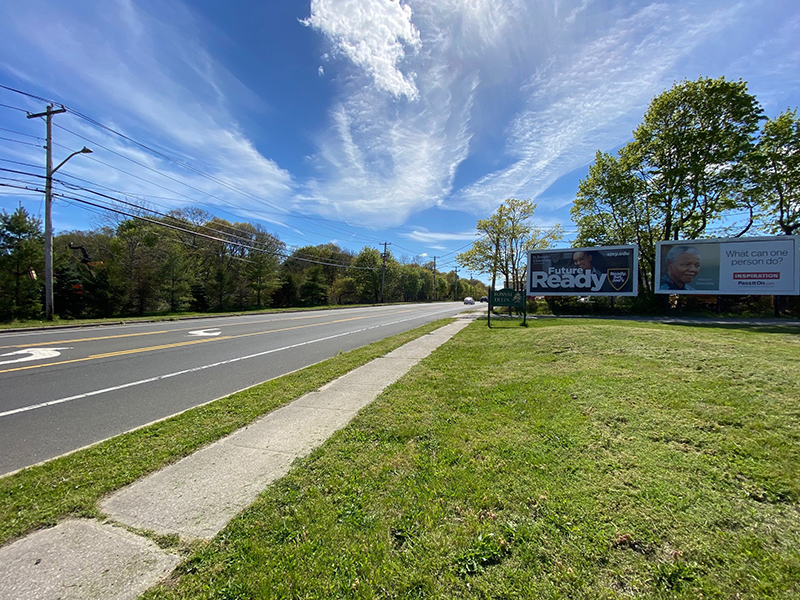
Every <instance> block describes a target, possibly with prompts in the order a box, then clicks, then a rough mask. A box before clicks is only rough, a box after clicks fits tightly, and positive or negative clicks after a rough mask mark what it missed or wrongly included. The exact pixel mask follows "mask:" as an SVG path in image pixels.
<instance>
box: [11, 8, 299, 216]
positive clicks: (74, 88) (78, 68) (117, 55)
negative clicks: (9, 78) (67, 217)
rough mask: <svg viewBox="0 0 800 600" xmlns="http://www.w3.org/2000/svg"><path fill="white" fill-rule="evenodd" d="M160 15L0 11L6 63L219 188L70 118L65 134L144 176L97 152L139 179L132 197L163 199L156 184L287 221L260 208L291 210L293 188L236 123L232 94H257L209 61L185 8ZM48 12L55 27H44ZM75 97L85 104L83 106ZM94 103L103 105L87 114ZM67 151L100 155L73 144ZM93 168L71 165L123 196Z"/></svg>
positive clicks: (111, 174) (132, 182) (105, 172)
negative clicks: (274, 202) (285, 205)
mask: <svg viewBox="0 0 800 600" xmlns="http://www.w3.org/2000/svg"><path fill="white" fill-rule="evenodd" d="M152 10H158V11H160V12H158V13H152V12H148V11H147V10H145V9H143V8H142V7H141V6H140V5H139V4H137V3H134V2H132V1H131V0H116V1H114V2H108V3H103V4H102V5H95V4H94V3H86V4H81V3H77V4H70V5H69V6H66V5H65V6H54V5H52V4H50V3H47V2H37V1H36V0H34V1H32V2H11V3H8V4H5V5H4V6H3V8H0V20H2V21H3V23H4V24H5V27H6V31H7V33H8V34H7V35H5V36H3V37H4V39H3V41H0V55H2V56H3V57H4V58H5V61H7V62H8V63H10V64H14V65H15V66H14V68H15V70H16V71H17V72H18V73H24V74H25V78H26V79H28V80H30V81H32V82H37V83H39V82H46V87H47V89H48V91H49V93H50V94H52V95H54V96H56V97H57V98H58V99H60V100H62V101H64V102H66V103H67V104H68V105H70V106H72V107H73V108H78V109H79V110H82V111H83V112H87V113H89V114H91V115H92V116H93V117H95V118H98V119H100V120H103V121H105V122H106V123H108V124H110V125H111V126H112V127H113V128H114V129H117V130H119V131H121V132H123V133H125V134H127V135H129V136H131V137H133V138H138V139H144V140H146V141H147V142H148V143H149V144H151V145H153V146H155V147H156V149H158V150H159V151H161V152H164V153H166V154H169V155H171V156H173V157H176V158H178V159H179V160H181V161H185V162H187V163H190V164H192V165H193V166H194V167H195V168H199V169H202V170H203V172H204V173H207V174H209V175H211V177H212V178H213V179H208V178H204V177H202V176H199V175H198V174H197V173H192V172H190V171H186V170H184V169H182V168H180V167H178V166H177V165H176V164H175V163H173V162H170V161H168V160H163V159H160V158H157V157H155V156H154V155H153V154H152V153H148V152H143V151H141V149H138V148H136V147H135V146H131V145H130V144H128V143H126V142H123V141H122V140H121V139H120V138H118V137H116V136H113V135H110V134H109V133H108V132H105V131H102V130H98V129H96V128H92V127H85V126H83V125H82V124H81V122H79V121H76V120H75V119H74V118H72V117H61V118H59V119H57V120H56V123H57V124H58V125H65V126H69V127H68V128H72V129H73V130H76V131H77V132H78V133H79V134H81V135H83V136H86V137H88V138H90V139H91V140H94V141H95V142H96V143H97V144H98V145H100V146H105V147H107V148H109V149H111V150H113V151H114V152H117V153H118V154H121V155H123V156H128V157H131V158H133V159H135V160H136V161H137V162H139V163H141V164H143V165H145V166H146V167H141V166H139V165H134V164H131V163H130V162H126V161H125V160H123V159H122V158H121V157H119V156H117V155H113V154H106V153H104V152H103V151H102V150H100V149H98V148H95V150H96V152H95V156H96V157H101V156H102V157H103V159H104V161H105V162H107V163H108V164H111V165H113V166H114V167H118V168H121V169H124V170H126V171H128V172H131V173H133V174H134V175H136V176H138V177H140V179H136V178H135V177H134V178H133V179H132V178H131V177H130V176H127V177H126V178H125V179H126V181H125V191H130V193H131V194H142V196H146V195H149V196H153V195H155V196H159V197H163V196H164V195H165V191H164V190H163V189H160V188H158V187H157V186H154V185H152V184H149V183H147V181H144V180H145V179H146V180H149V181H157V182H158V183H159V185H164V186H165V187H167V188H171V189H174V190H176V191H179V192H181V193H184V194H187V195H189V197H190V198H193V199H195V201H196V202H206V203H208V204H209V205H212V206H213V205H218V206H220V207H222V208H224V209H228V210H232V211H233V212H234V214H237V215H242V216H245V215H247V214H249V213H260V217H261V218H262V219H263V220H269V219H270V218H271V219H273V220H280V219H281V218H282V217H281V215H280V211H276V210H275V208H274V207H270V206H267V205H265V204H264V203H263V202H262V201H260V200H259V199H258V198H257V197H261V198H274V199H283V200H284V201H286V200H287V199H291V198H292V197H293V194H294V188H295V185H296V184H295V182H294V180H293V177H292V175H291V174H290V173H289V172H288V171H287V170H285V169H283V168H281V167H280V166H279V165H278V164H277V163H276V162H275V161H273V160H270V159H269V158H266V157H264V156H263V155H262V154H261V153H260V152H259V151H258V150H257V148H256V147H255V145H254V143H253V142H252V140H250V139H249V138H248V136H247V135H246V134H245V133H244V132H243V130H242V129H241V127H240V125H239V124H238V122H237V121H236V119H234V118H233V117H232V116H231V112H230V107H229V98H230V96H231V95H232V94H239V95H242V96H246V95H248V94H250V95H252V94H251V93H250V92H249V91H248V90H247V89H246V88H245V87H244V86H243V85H242V84H241V83H239V82H238V81H237V80H236V79H235V78H234V77H233V76H232V75H231V74H230V73H229V72H228V71H227V70H226V69H225V68H224V67H223V66H222V65H221V64H220V63H218V62H217V61H216V60H215V59H214V58H213V57H212V56H211V55H210V54H209V52H208V50H207V49H206V47H205V46H204V44H203V42H202V41H201V39H200V38H199V36H198V31H197V28H196V26H195V22H194V18H193V16H192V14H191V13H190V11H189V10H188V9H187V8H186V7H185V6H184V5H183V4H181V3H179V2H164V3H159V5H158V6H157V8H153V9H152ZM43 12H46V13H47V14H48V18H47V19H42V18H41V16H42V14H43ZM223 90H224V91H223ZM71 98H81V99H82V102H81V103H80V104H75V103H73V102H71V101H70V99H71ZM87 99H97V100H96V102H94V103H92V104H89V105H87V104H86V100H87ZM84 125H85V124H84ZM61 142H62V143H64V142H66V143H72V144H78V143H87V144H88V145H90V146H91V145H92V144H91V143H90V142H86V141H80V142H79V141H78V140H76V139H75V138H71V136H65V135H64V134H62V137H61ZM90 165H92V163H91V162H88V161H84V164H80V163H79V162H78V161H72V162H71V163H70V165H69V169H70V170H72V171H74V172H76V173H78V172H80V173H81V174H82V175H83V176H85V177H86V178H88V179H91V180H92V181H95V182H97V183H101V184H105V185H116V186H117V187H119V184H120V181H119V180H120V173H119V172H118V171H114V170H109V168H107V167H105V166H100V165H99V164H97V163H95V164H94V167H95V168H94V169H93V170H92V171H91V172H89V171H88V170H87V169H88V167H89V166H90ZM147 168H149V169H153V170H156V171H159V172H160V173H163V174H165V175H166V178H162V177H160V176H159V174H158V173H154V172H153V171H149V170H148V169H147ZM167 178H168V179H167ZM214 179H215V180H217V181H214ZM219 182H222V183H221V184H220V183H219ZM183 183H185V184H186V185H185V186H184V185H181V184H183ZM231 188H236V189H237V190H240V192H236V191H234V190H232V189H231ZM166 194H167V195H168V196H170V195H171V196H175V198H174V199H175V202H173V203H169V202H168V203H167V207H168V208H169V207H173V208H174V207H175V206H177V205H180V204H185V203H186V201H185V200H181V196H177V195H176V194H170V192H166ZM234 205H235V206H234ZM269 213H272V215H270V214H269ZM275 213H278V214H275Z"/></svg>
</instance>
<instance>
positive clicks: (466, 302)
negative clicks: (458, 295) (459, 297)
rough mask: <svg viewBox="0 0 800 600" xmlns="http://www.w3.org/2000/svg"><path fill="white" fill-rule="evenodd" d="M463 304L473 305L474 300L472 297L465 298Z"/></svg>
mask: <svg viewBox="0 0 800 600" xmlns="http://www.w3.org/2000/svg"><path fill="white" fill-rule="evenodd" d="M464 304H475V298H473V297H472V296H467V297H466V298H464Z"/></svg>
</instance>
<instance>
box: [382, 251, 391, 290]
mask: <svg viewBox="0 0 800 600" xmlns="http://www.w3.org/2000/svg"><path fill="white" fill-rule="evenodd" d="M386 246H391V244H390V243H389V242H383V254H382V256H383V268H382V269H381V304H383V303H384V302H385V300H384V298H385V295H384V290H385V289H386V252H387V250H386Z"/></svg>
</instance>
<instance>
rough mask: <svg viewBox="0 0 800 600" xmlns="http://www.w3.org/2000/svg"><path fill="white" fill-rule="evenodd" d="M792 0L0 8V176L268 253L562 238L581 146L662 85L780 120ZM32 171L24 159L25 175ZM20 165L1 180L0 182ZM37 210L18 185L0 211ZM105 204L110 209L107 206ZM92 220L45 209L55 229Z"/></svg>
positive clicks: (111, 2)
mask: <svg viewBox="0 0 800 600" xmlns="http://www.w3.org/2000/svg"><path fill="white" fill-rule="evenodd" d="M798 40H800V3H798V2H797V0H744V1H741V2H736V1H735V0H664V1H661V2H652V1H647V0H549V1H547V0H400V1H398V0H311V1H310V2H309V1H308V0H304V1H300V0H262V1H260V2H258V1H253V0H240V1H229V2H220V1H218V0H190V1H182V0H105V1H103V2H99V1H88V0H71V1H70V2H69V3H67V2H61V1H57V0H4V2H2V3H0V85H3V86H6V87H8V88H13V89H14V90H19V91H21V92H25V93H27V94H30V95H32V96H35V97H36V98H32V97H30V96H26V95H23V94H20V93H18V92H15V91H10V90H7V89H0V168H4V169H7V170H6V171H0V184H1V183H7V184H8V183H11V184H14V185H25V186H31V184H33V185H34V186H36V185H38V186H41V181H42V179H41V177H38V178H36V177H33V176H31V175H27V173H34V174H39V175H42V174H43V169H42V166H43V165H44V161H45V151H44V150H43V148H42V147H43V145H44V136H45V123H44V121H43V119H28V118H27V115H26V111H27V112H30V113H38V112H42V111H44V109H45V106H46V104H47V101H54V102H55V103H57V104H63V105H65V106H66V107H67V108H68V109H70V110H69V111H68V112H66V113H63V114H59V115H56V116H54V117H53V141H54V143H53V149H54V163H55V164H58V163H59V162H60V161H61V160H63V159H64V158H66V157H67V156H68V155H69V154H70V153H71V152H73V151H76V150H80V148H81V147H83V146H87V147H89V148H91V149H92V151H93V153H92V154H83V155H78V156H75V157H73V158H72V159H70V160H69V162H68V163H66V164H65V165H64V166H63V167H62V168H61V169H60V170H59V171H58V173H57V179H59V181H65V182H67V183H71V184H72V186H73V187H71V188H67V187H64V184H61V183H57V185H56V191H57V192H59V191H60V192H62V193H65V194H72V195H73V197H81V198H84V199H89V198H92V199H93V200H92V201H94V202H96V203H98V202H99V203H100V204H112V202H111V201H110V200H108V199H107V198H103V197H101V196H97V195H96V194H92V193H91V192H86V191H85V190H77V189H75V186H77V187H82V188H88V189H91V190H94V191H95V192H100V193H103V194H106V195H107V196H112V197H113V198H117V199H121V200H123V201H125V202H131V203H133V204H137V205H145V206H147V207H149V208H150V209H153V210H156V211H160V212H167V211H169V210H172V209H176V208H180V207H183V206H198V207H200V208H203V209H205V210H207V211H209V212H210V213H211V214H214V215H216V216H218V217H220V218H223V219H227V220H229V221H231V222H236V221H239V222H242V221H248V222H252V223H260V224H261V225H263V226H264V227H266V228H267V230H269V231H270V232H272V233H274V234H275V235H277V236H278V237H279V238H280V239H281V240H283V241H284V242H285V243H286V244H287V245H288V246H289V247H290V248H291V247H300V246H305V245H317V244H325V243H328V242H333V243H336V244H338V245H340V246H341V247H343V248H347V249H351V250H353V251H356V252H357V251H358V250H360V249H361V248H362V247H364V246H371V247H375V248H377V247H379V245H381V244H383V243H384V242H388V243H389V244H391V246H389V249H390V250H391V251H392V253H393V254H394V255H395V256H396V257H398V258H401V259H406V260H413V259H415V258H417V259H421V260H424V261H428V260H430V259H431V258H433V257H434V256H435V257H437V258H438V259H439V262H438V263H437V267H439V268H440V270H449V269H450V268H452V267H453V266H455V260H454V259H455V255H456V254H457V253H458V252H459V251H463V250H464V249H466V248H467V247H468V246H469V244H470V243H471V241H472V240H474V239H475V225H476V222H477V220H478V219H481V218H486V217H488V216H490V215H491V214H492V212H494V210H495V209H496V208H497V207H498V206H499V205H500V204H501V203H502V202H503V200H504V199H506V198H510V197H514V198H530V199H532V200H533V201H534V202H535V203H536V204H537V209H536V214H535V224H536V225H538V226H540V227H548V226H552V225H554V224H556V223H560V224H562V226H563V227H564V229H565V231H566V237H565V239H564V241H563V243H562V244H561V245H562V246H564V247H568V246H569V245H570V238H574V236H575V233H576V229H575V225H574V223H573V222H572V221H571V220H570V213H569V211H570V207H571V204H572V201H573V199H574V197H575V194H576V191H577V187H578V183H579V181H580V180H581V179H582V178H583V177H585V176H586V174H587V171H588V168H589V166H590V165H591V163H592V161H593V159H594V156H595V152H596V151H597V150H602V151H604V152H613V151H616V150H617V149H618V148H619V147H621V146H622V145H624V144H625V143H627V142H628V141H630V140H631V138H632V134H631V132H632V130H633V129H634V128H635V127H636V126H637V125H638V124H639V123H640V122H641V120H642V117H643V115H644V112H645V110H646V109H647V105H648V103H649V102H650V101H651V100H652V98H653V97H655V96H657V95H658V94H660V93H661V92H663V91H665V90H666V89H668V88H670V87H671V86H672V85H673V84H674V83H675V82H679V81H682V80H686V79H689V80H694V79H697V78H699V77H720V76H724V77H726V78H727V79H731V80H738V79H742V80H744V81H746V82H747V83H748V90H749V91H750V93H752V94H754V95H755V96H756V97H757V99H758V100H759V102H760V103H761V106H762V107H763V109H764V113H765V114H766V115H767V116H770V117H775V116H777V115H778V114H780V113H781V112H782V111H784V110H786V109H787V108H792V109H795V108H797V107H798V106H800V42H798ZM31 165H33V166H31ZM11 171H22V172H23V173H12V172H11ZM20 205H21V206H24V207H25V208H26V209H27V210H28V212H30V213H32V214H34V215H37V216H42V214H43V198H42V194H41V193H38V192H19V191H18V190H13V189H9V188H3V187H0V209H2V210H5V211H6V212H11V211H13V210H15V209H16V208H17V207H18V206H20ZM116 206H117V207H118V208H120V206H122V207H124V205H119V204H116ZM103 214H106V215H107V214H108V213H106V212H105V211H104V210H102V209H99V208H97V207H92V206H88V205H85V204H84V205H81V204H79V203H77V202H76V201H74V200H66V199H63V198H57V199H56V201H55V203H54V207H53V222H54V228H55V230H56V232H58V231H66V230H74V229H89V228H93V227H96V226H98V224H101V223H103V222H104V221H103V218H102V215H103Z"/></svg>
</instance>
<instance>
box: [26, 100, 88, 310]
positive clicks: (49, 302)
mask: <svg viewBox="0 0 800 600" xmlns="http://www.w3.org/2000/svg"><path fill="white" fill-rule="evenodd" d="M65 112H67V109H66V108H64V107H63V106H62V107H61V108H53V105H52V104H48V105H47V109H46V110H45V112H43V113H36V114H35V115H34V114H31V113H28V118H29V119H38V118H39V117H45V122H46V123H47V145H46V146H45V149H46V150H47V158H46V161H47V162H46V165H45V166H46V178H45V186H44V318H45V319H46V320H48V321H52V320H53V173H55V172H56V171H58V170H59V169H60V168H61V167H62V166H63V165H64V163H65V162H67V161H68V160H69V159H70V158H72V157H73V156H75V155H76V154H88V153H90V152H91V150H89V149H88V148H87V147H86V146H84V147H83V149H82V150H78V151H77V152H73V153H72V154H70V155H69V156H68V157H67V158H65V159H64V160H62V161H61V162H60V163H59V165H58V166H57V167H56V168H55V169H54V168H53V115H58V114H61V113H65Z"/></svg>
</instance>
